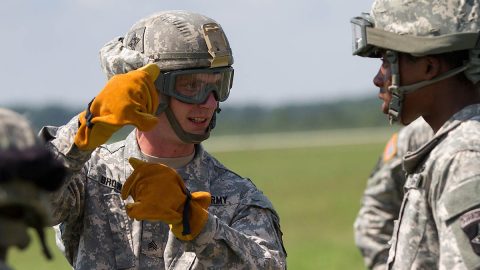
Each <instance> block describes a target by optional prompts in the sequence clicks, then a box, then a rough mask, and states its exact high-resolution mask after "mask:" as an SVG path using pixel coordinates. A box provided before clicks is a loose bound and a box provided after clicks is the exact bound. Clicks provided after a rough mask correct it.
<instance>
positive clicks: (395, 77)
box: [386, 50, 470, 124]
mask: <svg viewBox="0 0 480 270" xmlns="http://www.w3.org/2000/svg"><path fill="white" fill-rule="evenodd" d="M386 58H387V61H388V62H389V63H390V68H391V73H392V84H391V85H390V86H389V87H388V91H389V92H390V93H391V94H392V99H391V100H390V104H389V105H388V117H389V120H390V124H393V123H394V122H399V121H401V114H402V108H403V99H404V96H405V94H409V93H412V92H414V91H416V90H418V89H420V88H422V87H425V86H427V85H430V84H433V83H436V82H439V81H441V80H444V79H447V78H450V77H452V76H455V75H457V74H459V73H461V72H464V71H465V70H467V69H468V68H469V67H470V63H469V62H467V63H465V64H463V65H462V66H460V67H457V68H454V69H451V70H449V71H447V72H445V73H443V74H441V75H439V76H437V77H435V78H433V79H431V80H426V81H420V82H417V83H414V84H410V85H404V86H400V72H399V65H398V52H396V51H391V50H387V51H386Z"/></svg>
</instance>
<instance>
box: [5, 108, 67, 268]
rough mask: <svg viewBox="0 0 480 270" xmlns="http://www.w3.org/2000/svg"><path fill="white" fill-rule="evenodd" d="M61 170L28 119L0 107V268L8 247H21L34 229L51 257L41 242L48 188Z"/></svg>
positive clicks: (56, 183)
mask: <svg viewBox="0 0 480 270" xmlns="http://www.w3.org/2000/svg"><path fill="white" fill-rule="evenodd" d="M64 175H65V170H64V168H63V166H62V165H61V164H59V163H58V162H56V161H55V159H54V158H53V156H52V155H51V153H50V152H49V151H48V150H47V149H46V148H45V147H44V146H43V145H42V144H41V143H40V142H39V140H38V139H37V137H36V135H35V134H34V132H33V130H32V128H31V127H30V124H29V123H28V121H27V120H26V119H25V118H24V117H22V116H20V115H19V114H17V113H15V112H13V111H10V110H7V109H2V108H0V269H9V268H8V267H7V266H6V264H5V261H6V256H7V251H8V249H9V248H10V247H17V248H20V249H24V248H26V247H27V246H28V244H29V242H30V238H29V236H28V233H27V229H28V227H31V228H34V229H35V230H36V231H37V233H38V235H39V237H40V242H41V244H42V248H43V251H44V254H45V256H46V257H47V258H49V259H50V258H51V255H50V252H49V250H48V248H47V246H46V243H45V237H44V231H43V230H44V227H46V226H48V223H49V218H50V216H49V215H48V212H49V207H48V202H47V199H46V193H47V192H48V191H52V190H55V189H56V188H58V187H59V186H60V184H61V182H62V181H63V177H64Z"/></svg>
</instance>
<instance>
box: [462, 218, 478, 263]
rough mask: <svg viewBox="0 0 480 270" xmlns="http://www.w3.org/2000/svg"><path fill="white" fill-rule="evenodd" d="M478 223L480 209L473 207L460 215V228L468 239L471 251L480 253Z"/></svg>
mask: <svg viewBox="0 0 480 270" xmlns="http://www.w3.org/2000/svg"><path fill="white" fill-rule="evenodd" d="M479 225H480V209H474V210H471V211H468V212H467V213H465V214H463V215H462V216H460V228H462V230H463V231H464V232H465V234H466V235H467V236H468V239H470V244H471V245H472V248H473V251H474V252H475V253H476V254H477V255H480V235H479V231H478V227H479Z"/></svg>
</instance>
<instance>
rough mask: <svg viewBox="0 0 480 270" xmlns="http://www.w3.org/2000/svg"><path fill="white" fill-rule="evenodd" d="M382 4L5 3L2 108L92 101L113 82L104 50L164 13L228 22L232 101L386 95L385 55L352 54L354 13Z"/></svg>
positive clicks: (197, 0) (218, 0) (282, 0)
mask: <svg viewBox="0 0 480 270" xmlns="http://www.w3.org/2000/svg"><path fill="white" fill-rule="evenodd" d="M371 3H372V0H355V1H348V2H347V1H338V0H295V1H286V0H240V1H229V0H202V1H201V0H188V1H187V0H156V1H154V0H47V1H45V0H2V7H1V9H0V30H1V31H0V33H1V35H2V38H1V41H2V42H0V52H1V58H0V59H1V64H0V83H1V96H0V104H1V105H6V104H12V103H14V104H32V105H34V104H38V105H44V104H51V103H56V102H62V103H63V104H65V105H66V106H83V105H84V104H87V103H88V102H89V101H90V100H91V99H92V98H93V97H94V96H95V95H96V94H97V92H98V91H99V90H101V89H102V87H103V85H104V84H105V76H104V74H103V73H102V72H101V70H100V65H99V59H98V50H99V49H100V48H101V47H102V46H103V45H104V44H105V43H106V42H108V41H110V40H111V39H113V38H114V37H116V36H123V35H124V34H125V33H126V32H127V30H128V29H129V28H130V26H131V25H133V24H134V23H135V22H136V21H137V20H139V19H140V18H142V17H145V16H147V15H150V14H152V13H155V12H156V11H160V10H169V9H184V10H190V11H196V12H199V13H202V14H205V15H207V16H209V17H212V18H213V19H215V20H216V21H217V22H219V23H220V24H221V25H222V27H223V28H224V30H225V32H226V35H227V37H228V39H229V41H230V45H231V47H232V49H233V55H234V58H235V64H234V68H235V81H234V86H233V89H232V93H231V96H230V98H229V100H227V104H232V105H244V104H248V103H255V104H268V105H280V104H288V103H298V102H316V101H322V100H323V101H329V100H334V99H343V98H356V97H365V96H368V95H370V96H372V97H374V96H376V95H377V92H378V91H377V90H376V89H375V87H373V86H372V83H371V82H372V78H373V76H374V74H375V72H376V70H377V68H378V65H379V61H378V60H375V59H363V58H360V57H353V56H351V27H350V23H349V21H350V18H351V17H353V16H356V15H359V14H360V12H362V11H368V10H369V9H370V6H371Z"/></svg>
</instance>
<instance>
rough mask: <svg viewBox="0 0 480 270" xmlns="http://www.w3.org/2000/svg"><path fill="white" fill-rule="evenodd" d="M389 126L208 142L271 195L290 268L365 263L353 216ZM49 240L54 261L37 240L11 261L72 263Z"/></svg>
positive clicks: (24, 265)
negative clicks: (362, 134)
mask: <svg viewBox="0 0 480 270" xmlns="http://www.w3.org/2000/svg"><path fill="white" fill-rule="evenodd" d="M391 132H392V130H391V129H387V130H384V131H382V132H377V133H369V134H370V136H369V137H370V138H371V139H372V141H376V143H373V142H371V143H370V142H367V141H358V142H359V143H356V141H355V139H352V138H356V137H358V136H356V135H355V134H352V133H349V137H350V140H349V141H343V142H341V143H337V144H335V143H331V145H322V144H317V146H312V147H304V146H301V147H298V148H294V147H288V148H286V149H264V150H258V149H257V150H246V151H236V150H235V151H233V150H227V151H220V150H219V149H220V148H217V149H215V147H213V146H211V145H207V146H206V147H207V148H208V149H212V151H213V152H215V153H214V154H215V156H216V157H217V158H218V159H219V160H220V161H222V162H223V163H224V164H225V165H227V167H230V168H231V169H233V170H234V171H236V172H238V173H239V174H240V175H242V176H245V177H249V178H251V179H252V180H253V182H254V183H255V184H256V185H257V187H259V188H260V189H261V190H263V191H264V193H265V194H266V195H267V196H268V197H269V198H270V199H271V200H272V202H273V204H274V206H275V207H276V209H277V211H278V213H279V214H280V218H281V226H282V231H283V234H284V238H283V239H284V244H285V248H286V250H287V252H288V258H287V260H288V268H289V269H364V266H363V262H362V259H361V257H360V254H359V252H358V250H357V249H356V247H355V245H354V241H353V221H354V219H355V216H356V214H357V211H358V208H359V205H360V198H361V194H362V192H363V188H364V187H365V183H366V179H367V177H368V175H369V174H370V171H371V169H372V167H373V166H374V164H375V162H376V160H377V157H378V155H379V153H380V152H381V151H382V149H383V145H384V142H385V141H386V140H387V139H388V134H389V133H391ZM332 136H335V135H332V134H328V135H327V137H332ZM367 137H368V136H367ZM277 143H279V144H278V145H281V141H280V142H277ZM209 147H211V148H209ZM50 233H51V231H50ZM34 238H35V239H36V237H34ZM49 240H50V241H49V244H50V247H51V249H52V250H53V249H54V250H55V260H54V261H52V262H47V261H46V260H45V259H44V258H43V257H42V256H41V253H40V249H39V245H38V243H36V242H33V243H32V245H31V246H30V247H29V248H28V249H27V250H26V251H23V252H19V251H17V250H13V251H12V252H10V254H9V256H8V260H9V262H10V264H11V265H12V266H14V268H15V269H17V270H23V269H68V268H69V267H68V264H67V263H66V261H65V260H64V259H63V257H62V255H61V254H60V253H59V252H58V250H57V248H56V246H55V242H54V239H53V234H50V235H49Z"/></svg>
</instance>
